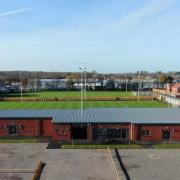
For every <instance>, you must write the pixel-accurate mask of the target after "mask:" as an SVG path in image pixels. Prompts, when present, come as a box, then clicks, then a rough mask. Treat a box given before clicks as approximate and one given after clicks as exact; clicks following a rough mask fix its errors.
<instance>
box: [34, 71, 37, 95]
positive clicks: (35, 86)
mask: <svg viewBox="0 0 180 180" xmlns="http://www.w3.org/2000/svg"><path fill="white" fill-rule="evenodd" d="M34 77H35V79H34V92H35V93H36V92H37V79H36V72H35V76H34Z"/></svg>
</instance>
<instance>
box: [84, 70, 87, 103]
mask: <svg viewBox="0 0 180 180" xmlns="http://www.w3.org/2000/svg"><path fill="white" fill-rule="evenodd" d="M84 69H85V71H84V99H85V100H86V99H87V96H86V85H87V80H86V75H87V72H86V68H84Z"/></svg>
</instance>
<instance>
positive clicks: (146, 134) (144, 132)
mask: <svg viewBox="0 0 180 180" xmlns="http://www.w3.org/2000/svg"><path fill="white" fill-rule="evenodd" d="M141 135H142V136H149V135H150V132H149V130H142V131H141Z"/></svg>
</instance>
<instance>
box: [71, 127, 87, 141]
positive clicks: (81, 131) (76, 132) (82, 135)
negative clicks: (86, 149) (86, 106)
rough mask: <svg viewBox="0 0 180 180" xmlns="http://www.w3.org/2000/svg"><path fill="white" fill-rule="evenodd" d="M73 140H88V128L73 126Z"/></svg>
mask: <svg viewBox="0 0 180 180" xmlns="http://www.w3.org/2000/svg"><path fill="white" fill-rule="evenodd" d="M72 138H73V139H87V126H86V125H85V126H81V125H73V126H72Z"/></svg>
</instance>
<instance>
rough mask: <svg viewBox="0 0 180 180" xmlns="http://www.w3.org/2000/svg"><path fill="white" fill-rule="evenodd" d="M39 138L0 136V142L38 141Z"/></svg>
mask: <svg viewBox="0 0 180 180" xmlns="http://www.w3.org/2000/svg"><path fill="white" fill-rule="evenodd" d="M38 142H39V139H34V138H20V139H16V138H0V143H38Z"/></svg>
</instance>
